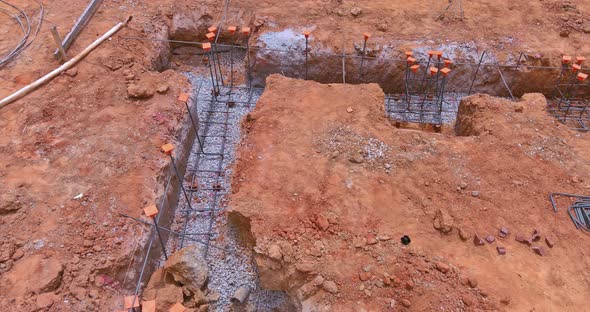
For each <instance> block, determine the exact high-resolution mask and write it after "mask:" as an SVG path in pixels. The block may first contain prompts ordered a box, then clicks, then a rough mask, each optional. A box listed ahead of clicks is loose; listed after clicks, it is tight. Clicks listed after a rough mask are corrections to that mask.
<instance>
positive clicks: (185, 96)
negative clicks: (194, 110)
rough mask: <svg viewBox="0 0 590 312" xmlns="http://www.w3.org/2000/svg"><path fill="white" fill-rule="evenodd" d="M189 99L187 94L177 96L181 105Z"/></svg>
mask: <svg viewBox="0 0 590 312" xmlns="http://www.w3.org/2000/svg"><path fill="white" fill-rule="evenodd" d="M189 97H190V95H189V94H188V93H184V92H183V93H181V94H180V95H179V96H178V100H179V101H181V102H183V103H186V102H187V101H188V99H189Z"/></svg>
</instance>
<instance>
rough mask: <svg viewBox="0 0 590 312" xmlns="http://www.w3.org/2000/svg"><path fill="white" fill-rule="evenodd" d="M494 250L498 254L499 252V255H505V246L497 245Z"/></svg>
mask: <svg viewBox="0 0 590 312" xmlns="http://www.w3.org/2000/svg"><path fill="white" fill-rule="evenodd" d="M496 250H497V251H498V254H499V255H500V256H503V255H505V254H506V248H504V247H502V246H498V247H496Z"/></svg>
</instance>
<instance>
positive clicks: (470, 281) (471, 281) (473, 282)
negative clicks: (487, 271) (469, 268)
mask: <svg viewBox="0 0 590 312" xmlns="http://www.w3.org/2000/svg"><path fill="white" fill-rule="evenodd" d="M477 284H478V283H477V280H476V279H475V278H473V277H469V278H467V285H469V287H471V288H475V287H477Z"/></svg>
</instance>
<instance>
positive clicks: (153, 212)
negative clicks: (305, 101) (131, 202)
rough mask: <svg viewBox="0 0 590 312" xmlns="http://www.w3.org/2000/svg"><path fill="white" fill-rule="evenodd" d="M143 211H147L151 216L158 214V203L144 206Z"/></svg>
mask: <svg viewBox="0 0 590 312" xmlns="http://www.w3.org/2000/svg"><path fill="white" fill-rule="evenodd" d="M143 213H145V215H146V216H148V217H150V218H151V217H153V216H155V215H157V214H158V207H156V205H149V206H147V207H145V208H143Z"/></svg>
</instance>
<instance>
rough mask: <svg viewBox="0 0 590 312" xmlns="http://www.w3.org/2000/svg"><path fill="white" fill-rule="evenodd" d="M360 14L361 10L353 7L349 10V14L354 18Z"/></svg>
mask: <svg viewBox="0 0 590 312" xmlns="http://www.w3.org/2000/svg"><path fill="white" fill-rule="evenodd" d="M361 13H363V10H362V9H361V8H359V7H354V8H352V9H350V14H352V16H354V17H357V16H359V15H361Z"/></svg>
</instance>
